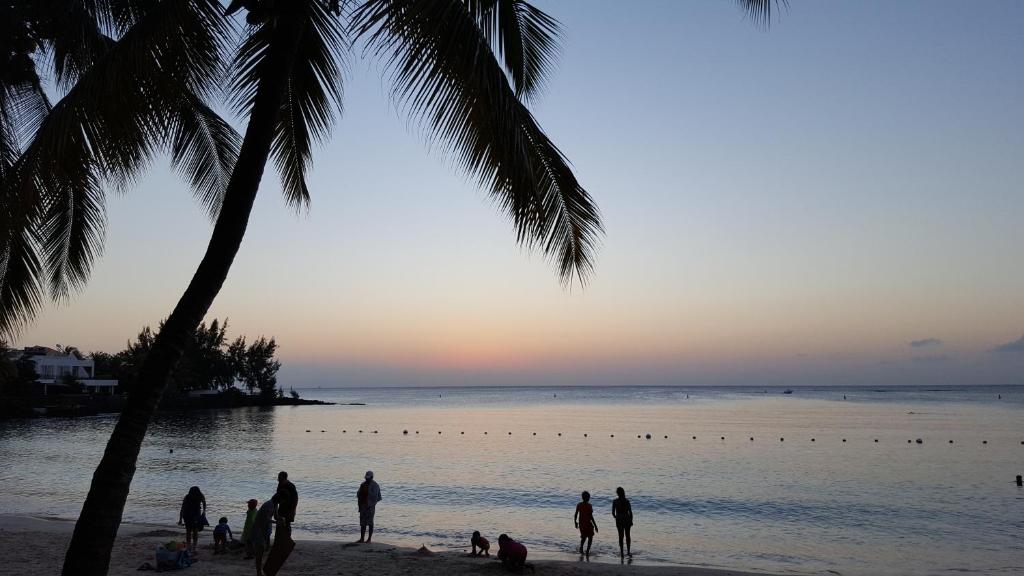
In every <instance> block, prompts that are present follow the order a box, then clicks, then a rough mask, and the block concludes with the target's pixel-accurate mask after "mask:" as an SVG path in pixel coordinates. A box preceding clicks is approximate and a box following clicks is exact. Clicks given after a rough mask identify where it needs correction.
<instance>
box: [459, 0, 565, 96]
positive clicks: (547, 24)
mask: <svg viewBox="0 0 1024 576" xmlns="http://www.w3.org/2000/svg"><path fill="white" fill-rule="evenodd" d="M466 5H467V7H468V8H469V12H470V14H472V15H473V17H474V19H475V20H476V22H477V26H478V27H479V28H480V31H481V33H483V35H484V37H485V38H486V39H487V41H488V43H489V44H490V45H491V49H492V50H493V51H495V53H496V55H498V56H499V57H500V58H501V61H502V63H503V64H504V66H505V70H506V71H507V72H508V73H509V75H510V76H511V77H512V84H513V86H515V90H516V96H517V97H518V98H520V99H529V98H532V97H534V96H536V95H537V94H538V92H540V91H541V90H542V89H543V87H544V85H545V83H546V81H547V77H548V75H549V74H550V73H551V70H552V68H554V64H555V60H556V58H557V56H558V52H559V50H560V46H559V41H558V40H559V36H560V34H561V25H560V24H559V23H558V20H555V19H554V18H552V17H551V16H549V15H548V14H546V13H544V12H543V11H542V10H540V9H538V8H537V7H535V6H533V5H532V4H530V3H529V2H526V1H524V0H467V1H466Z"/></svg>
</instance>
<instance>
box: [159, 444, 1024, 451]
mask: <svg viewBox="0 0 1024 576" xmlns="http://www.w3.org/2000/svg"><path fill="white" fill-rule="evenodd" d="M1021 444H1024V442H1021ZM171 454H174V448H171Z"/></svg>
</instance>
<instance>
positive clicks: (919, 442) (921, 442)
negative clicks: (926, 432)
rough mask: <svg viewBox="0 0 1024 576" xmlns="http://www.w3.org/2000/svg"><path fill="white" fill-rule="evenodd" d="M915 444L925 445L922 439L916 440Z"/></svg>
mask: <svg viewBox="0 0 1024 576" xmlns="http://www.w3.org/2000/svg"><path fill="white" fill-rule="evenodd" d="M914 442H917V443H918V444H924V440H921V439H920V438H918V439H917V440H914Z"/></svg>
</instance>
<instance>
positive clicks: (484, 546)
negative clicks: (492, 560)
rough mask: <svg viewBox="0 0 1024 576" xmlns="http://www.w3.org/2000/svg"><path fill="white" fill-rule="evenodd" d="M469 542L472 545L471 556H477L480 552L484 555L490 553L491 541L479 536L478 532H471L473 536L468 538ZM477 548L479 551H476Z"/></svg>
mask: <svg viewBox="0 0 1024 576" xmlns="http://www.w3.org/2000/svg"><path fill="white" fill-rule="evenodd" d="M469 544H470V545H471V546H472V547H473V552H472V554H473V556H479V555H480V554H483V555H484V556H490V555H491V543H490V542H488V541H487V538H484V537H483V536H481V535H480V532H473V537H472V538H470V539H469ZM477 548H479V549H480V551H479V552H477V551H476V549H477Z"/></svg>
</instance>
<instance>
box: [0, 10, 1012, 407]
mask: <svg viewBox="0 0 1024 576" xmlns="http://www.w3.org/2000/svg"><path fill="white" fill-rule="evenodd" d="M537 5H538V6H540V7H542V8H543V9H545V10H546V11H548V12H549V13H550V14H551V15H553V16H555V17H556V18H558V19H559V20H560V21H561V22H562V24H563V26H564V27H565V35H564V44H563V50H562V53H561V57H560V59H559V62H558V67H557V69H556V70H555V72H554V74H553V75H552V77H551V79H550V82H549V85H548V88H547V91H546V93H545V94H544V95H543V97H542V98H540V99H539V101H538V102H536V103H535V104H532V109H533V110H534V112H535V114H536V116H537V118H538V120H539V121H540V123H541V125H542V126H543V127H544V129H545V130H546V132H547V133H548V135H549V136H550V137H551V138H552V139H553V140H554V141H555V142H556V144H557V145H558V146H559V147H560V148H561V149H562V151H563V152H565V154H566V155H567V156H568V158H569V159H570V161H571V162H572V164H573V166H574V168H575V170H576V174H577V177H578V178H579V180H580V182H581V183H582V184H583V186H584V187H585V188H587V190H589V192H590V193H591V194H592V195H593V196H594V198H595V199H596V201H597V203H598V205H599V207H600V209H601V213H602V216H603V220H604V224H605V228H606V234H605V235H604V237H603V238H602V239H601V243H600V249H599V252H598V257H597V267H596V272H595V274H594V276H593V278H592V280H591V282H590V283H589V284H588V285H587V286H586V287H585V288H583V287H580V286H579V285H575V286H572V287H568V288H567V287H565V286H563V285H562V284H560V282H559V280H558V276H557V271H556V269H555V267H554V266H553V265H552V264H551V262H549V261H548V260H547V259H546V258H544V257H543V255H542V254H539V253H536V252H530V251H528V250H525V249H523V248H521V247H519V246H517V245H516V243H515V237H514V233H513V230H512V227H511V225H510V223H509V222H508V221H507V220H506V219H505V218H504V217H503V216H501V215H500V214H499V213H498V212H497V210H496V209H495V206H494V204H493V202H492V200H491V199H490V198H489V197H488V196H487V194H486V193H485V192H484V191H482V190H479V189H478V188H477V187H476V186H475V185H474V183H473V181H472V180H471V179H469V178H467V177H466V175H465V174H463V173H462V172H460V170H459V169H458V167H457V166H455V165H453V163H452V162H451V160H450V159H448V158H446V157H445V156H444V155H443V154H441V152H440V148H439V147H437V146H432V145H431V143H430V142H429V141H427V140H426V139H425V137H424V136H423V134H422V133H421V132H420V131H419V130H418V129H417V128H416V126H415V125H410V124H409V122H408V121H407V120H406V119H405V118H404V117H402V116H401V115H400V113H399V111H398V110H397V108H396V106H395V105H394V103H393V102H392V101H391V100H390V99H389V96H388V94H389V84H388V82H387V80H386V77H385V76H384V75H382V73H381V65H380V63H379V62H377V61H374V60H373V59H364V58H361V57H359V56H358V54H357V56H356V57H354V58H353V59H352V61H351V62H350V66H349V68H348V72H347V76H346V80H345V83H346V87H345V90H346V94H345V111H344V114H343V116H342V118H341V120H340V122H339V123H338V124H337V126H336V128H335V130H334V132H333V134H332V136H331V138H330V139H329V141H328V142H326V143H325V144H324V145H323V146H322V147H321V148H320V149H319V150H318V151H317V153H316V155H315V158H314V168H313V170H312V172H311V174H310V177H309V185H310V189H311V192H312V204H311V206H310V208H309V210H308V211H305V210H304V211H301V212H296V211H295V210H292V209H290V208H288V207H287V206H286V205H285V203H284V201H283V200H282V196H281V193H280V187H279V186H278V183H277V178H276V174H275V173H273V172H272V170H269V169H268V172H267V175H266V176H265V177H264V181H263V185H262V187H261V190H260V195H259V197H258V199H257V203H256V207H255V209H254V212H253V216H252V219H251V221H250V225H249V229H248V233H247V236H246V239H245V242H244V243H243V245H242V249H241V251H240V253H239V255H238V258H237V260H236V261H235V264H234V267H233V268H232V270H231V273H230V275H229V277H228V281H227V283H226V284H225V286H224V289H223V290H222V291H221V293H220V296H219V297H218V298H217V300H216V302H215V303H214V305H213V308H212V309H211V311H210V314H209V316H208V319H212V318H215V317H216V318H221V319H223V318H229V334H230V335H232V336H233V335H246V336H249V337H250V338H253V337H256V336H259V335H266V336H273V337H275V338H276V339H277V342H278V343H279V345H280V358H281V361H282V362H283V364H284V366H283V368H282V370H281V373H280V375H279V381H280V382H281V383H282V384H283V385H285V386H286V387H287V386H294V387H305V386H324V387H327V386H386V385H406V386H415V385H515V384H524V385H544V384H557V385H570V384H573V385H575V384H578V385H587V384H597V385H634V384H636V385H639V384H644V385H651V384H658V385H694V386H695V385H719V384H722V385H745V384H749V385H755V386H759V385H793V386H797V385H830V384H835V385H855V384H858V385H859V384H863V385H895V384H929V385H960V384H1024V267H1022V266H1021V258H1020V252H1021V246H1024V226H1022V225H1021V222H1022V220H1024V190H1022V182H1024V178H1022V176H1024V107H1022V106H1021V103H1022V102H1024V74H1022V73H1021V66H1020V63H1021V62H1024V33H1022V32H1021V30H1024V3H1021V2H1016V1H1012V0H1011V1H1002V2H1000V1H994V0H992V1H988V0H986V1H979V2H962V1H955V2H947V1H941V0H922V1H898V2H893V1H888V0H886V1H882V0H878V1H865V2H832V1H826V2H820V1H807V0H791V1H790V3H789V6H788V8H785V9H783V10H782V11H781V12H780V13H779V14H778V17H777V18H776V19H775V20H774V21H773V23H772V25H771V27H770V29H767V30H766V29H764V28H763V27H759V26H756V25H755V24H754V23H752V22H751V21H750V20H749V19H747V18H746V17H745V16H744V14H743V13H742V11H741V10H740V9H739V8H738V7H737V6H736V4H735V3H734V2H731V1H727V0H719V1H712V0H704V1H692V2H676V1H654V0H646V1H643V2H608V1H594V0H565V1H559V2H555V1H543V2H541V1H538V2H537ZM238 125H239V126H241V124H238ZM167 165H168V162H167V160H166V159H163V158H161V159H158V160H157V161H156V162H154V164H153V166H152V168H151V169H150V170H149V171H148V172H147V174H146V176H145V177H144V178H142V179H141V180H140V181H139V182H138V184H137V186H135V187H133V188H131V189H129V190H127V191H125V192H124V193H123V194H111V195H110V197H109V199H108V205H107V211H108V227H107V234H106V250H105V253H104V255H103V257H102V258H101V259H100V260H99V262H98V264H97V266H96V267H95V270H94V272H93V275H92V279H91V281H90V282H89V284H88V286H87V287H86V288H85V289H84V290H83V291H82V292H80V293H79V294H77V295H75V296H74V297H73V298H71V300H69V301H68V302H65V303H60V304H55V305H52V306H50V307H48V308H47V309H46V310H45V311H44V312H43V313H42V314H41V315H40V316H39V317H38V319H37V320H36V322H35V323H34V324H33V325H32V326H31V327H30V328H29V329H27V330H26V331H25V332H24V333H23V334H22V336H21V338H19V340H18V343H19V344H21V345H31V344H41V345H53V344H57V343H60V344H65V345H68V344H70V345H75V346H78V347H79V348H81V349H83V350H104V351H116V350H120V349H121V348H123V347H124V345H125V343H126V342H127V341H128V340H129V339H131V338H133V337H134V336H135V335H136V334H137V333H138V331H139V329H140V328H142V327H143V326H145V325H155V324H156V323H157V322H158V321H159V320H160V319H161V318H163V317H165V316H166V315H167V314H168V313H169V311H170V310H171V308H172V307H173V305H174V303H175V302H176V300H177V298H178V297H179V296H180V294H181V292H182V291H183V290H184V288H185V286H186V285H187V283H188V281H189V279H190V278H191V275H192V273H193V272H194V269H195V266H196V265H197V264H198V262H199V260H200V258H201V256H202V253H203V250H204V249H205V246H206V242H207V241H208V239H209V233H210V230H211V224H210V222H209V220H208V219H207V218H206V216H205V214H204V212H203V210H202V208H201V207H200V206H199V205H198V204H197V203H196V202H195V201H194V200H193V198H192V197H191V195H190V193H189V191H188V189H187V187H186V186H185V185H184V184H183V182H182V181H181V180H180V179H179V178H178V177H177V176H176V175H175V174H173V173H172V172H171V171H170V170H169V168H168V166H167Z"/></svg>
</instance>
